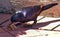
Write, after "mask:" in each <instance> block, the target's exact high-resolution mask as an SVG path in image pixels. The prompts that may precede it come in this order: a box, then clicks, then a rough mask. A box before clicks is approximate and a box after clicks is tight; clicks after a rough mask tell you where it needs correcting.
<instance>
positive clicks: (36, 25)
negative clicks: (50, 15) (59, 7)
mask: <svg viewBox="0 0 60 37" xmlns="http://www.w3.org/2000/svg"><path fill="white" fill-rule="evenodd" d="M58 21H60V20H53V21H48V22H43V23H37V24H35V25H34V26H33V28H32V29H35V28H40V27H45V26H47V25H49V24H50V23H54V22H58ZM29 29H30V28H19V29H18V30H19V32H21V33H19V34H22V35H23V34H25V31H27V30H29Z"/></svg>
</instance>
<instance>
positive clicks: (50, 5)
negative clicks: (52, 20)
mask: <svg viewBox="0 0 60 37" xmlns="http://www.w3.org/2000/svg"><path fill="white" fill-rule="evenodd" d="M55 5H58V3H52V4H48V5H46V6H43V7H42V10H41V11H44V10H47V9H49V8H51V7H53V6H55Z"/></svg>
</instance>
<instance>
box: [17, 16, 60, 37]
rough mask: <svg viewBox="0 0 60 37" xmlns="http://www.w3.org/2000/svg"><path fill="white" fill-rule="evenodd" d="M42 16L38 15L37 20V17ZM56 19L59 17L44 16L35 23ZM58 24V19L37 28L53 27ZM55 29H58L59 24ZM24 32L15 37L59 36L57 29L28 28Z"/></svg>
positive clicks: (59, 28)
mask: <svg viewBox="0 0 60 37" xmlns="http://www.w3.org/2000/svg"><path fill="white" fill-rule="evenodd" d="M42 17H43V16H41V17H40V16H39V17H38V18H37V20H38V19H39V18H42ZM57 19H60V18H52V17H45V18H43V19H41V20H39V21H37V23H42V22H47V21H52V20H57ZM28 23H30V24H32V23H33V21H32V22H31V21H30V22H28ZM59 24H60V21H58V22H53V23H50V24H49V25H47V26H44V27H40V28H39V29H52V28H54V27H55V26H57V25H59ZM55 30H60V26H59V27H57V28H56V29H55ZM24 33H25V34H23V35H20V34H17V36H16V37H60V32H58V31H47V30H36V29H29V30H27V31H25V32H24Z"/></svg>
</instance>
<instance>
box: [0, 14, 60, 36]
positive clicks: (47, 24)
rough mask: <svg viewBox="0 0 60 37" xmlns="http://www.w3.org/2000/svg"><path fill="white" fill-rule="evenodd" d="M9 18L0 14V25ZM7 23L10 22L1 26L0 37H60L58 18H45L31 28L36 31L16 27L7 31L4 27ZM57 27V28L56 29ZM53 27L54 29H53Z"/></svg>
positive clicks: (59, 19) (7, 15) (8, 15)
mask: <svg viewBox="0 0 60 37" xmlns="http://www.w3.org/2000/svg"><path fill="white" fill-rule="evenodd" d="M10 17H11V15H10V14H0V23H2V22H3V21H5V20H6V19H9V18H10ZM42 17H43V16H38V18H37V20H38V19H39V18H42ZM9 23H10V21H7V22H6V23H3V24H2V25H3V27H0V36H1V37H60V35H59V34H60V26H59V24H60V18H52V17H45V18H43V19H41V20H39V21H37V24H35V25H34V26H33V28H37V29H29V28H24V27H22V28H20V27H18V28H17V29H16V30H15V31H8V30H7V29H6V26H7V25H8V24H9ZM57 25H58V27H56V26H57ZM54 27H56V28H55V29H53V28H54ZM55 35H56V36H55Z"/></svg>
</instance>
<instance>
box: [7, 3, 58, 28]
mask: <svg viewBox="0 0 60 37" xmlns="http://www.w3.org/2000/svg"><path fill="white" fill-rule="evenodd" d="M55 5H58V3H51V4H48V5H45V6H42V5H35V6H29V7H23V8H22V9H19V10H17V11H16V12H15V14H14V15H13V16H12V17H11V19H10V20H11V24H13V23H14V22H20V23H17V24H16V25H15V26H18V25H21V23H25V22H28V21H34V23H33V24H36V22H37V17H38V16H39V15H40V14H41V13H42V11H44V10H47V9H49V8H51V7H53V6H55ZM11 24H10V25H11ZM10 25H9V26H10ZM9 26H8V27H9ZM32 26H33V25H28V26H26V27H28V28H32Z"/></svg>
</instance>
